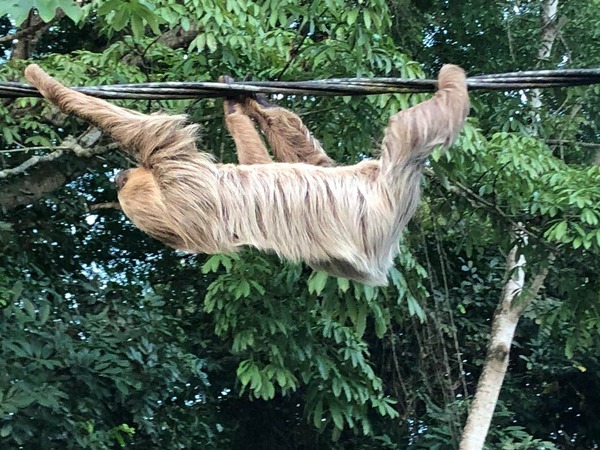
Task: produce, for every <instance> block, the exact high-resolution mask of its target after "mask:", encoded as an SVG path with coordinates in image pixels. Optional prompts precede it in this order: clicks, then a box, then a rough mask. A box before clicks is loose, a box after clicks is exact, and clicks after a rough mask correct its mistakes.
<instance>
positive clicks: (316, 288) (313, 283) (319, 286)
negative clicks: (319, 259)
mask: <svg viewBox="0 0 600 450" xmlns="http://www.w3.org/2000/svg"><path fill="white" fill-rule="evenodd" d="M328 278H329V276H328V275H327V272H323V271H322V270H319V271H316V272H313V273H312V274H311V276H310V278H309V279H308V292H310V293H311V294H312V293H316V294H317V295H321V292H323V289H324V288H325V285H326V284H327V279H328Z"/></svg>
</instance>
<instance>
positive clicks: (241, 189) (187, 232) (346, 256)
mask: <svg viewBox="0 0 600 450" xmlns="http://www.w3.org/2000/svg"><path fill="white" fill-rule="evenodd" d="M25 75H26V77H27V79H28V80H29V81H30V82H31V83H32V84H33V85H34V86H35V87H37V88H38V90H39V91H40V92H41V93H42V94H43V95H44V96H45V97H46V98H47V99H49V100H50V101H52V102H53V103H54V104H56V105H57V106H58V107H59V108H60V109H62V110H63V111H64V112H66V113H73V114H76V115H78V116H80V117H82V118H84V119H86V120H88V121H89V122H91V123H93V124H95V125H96V126H98V127H99V128H101V129H102V130H104V131H105V132H107V133H108V134H109V135H110V136H111V137H112V138H113V139H114V140H115V141H117V142H118V143H119V144H120V145H121V146H122V147H123V149H124V150H126V151H128V152H129V153H130V154H131V155H132V156H133V157H135V158H136V159H137V160H138V161H139V163H140V165H141V167H140V168H137V169H132V170H130V171H127V173H126V174H124V175H122V176H121V178H118V179H117V184H118V185H120V186H121V188H120V191H119V201H120V203H121V206H122V208H123V211H124V212H125V214H126V215H127V216H128V217H129V218H130V219H131V220H132V221H133V222H134V223H135V225H136V226H137V227H139V228H140V229H142V230H143V231H145V232H146V233H148V234H150V235H151V236H153V237H155V238H157V239H159V240H161V241H162V242H164V243H165V244H167V245H169V246H171V247H174V248H178V249H181V250H186V251H191V252H203V253H220V252H235V251H237V250H239V249H240V248H241V247H243V246H252V247H255V248H258V249H261V250H264V251H272V252H275V253H277V254H278V255H279V256H280V257H282V258H286V259H288V260H291V261H305V262H307V263H308V264H310V265H311V266H313V267H315V268H321V269H323V270H326V271H328V272H329V273H331V274H334V275H337V276H343V277H347V278H351V279H354V280H358V281H362V282H365V283H369V284H376V285H381V284H386V283H387V272H388V270H389V268H390V267H391V265H392V263H393V259H394V257H395V255H396V254H397V252H398V240H399V236H400V232H401V231H402V229H403V228H404V226H405V225H406V223H407V222H408V220H409V219H410V217H411V216H412V215H413V213H414V211H415V208H416V206H417V204H418V200H419V194H420V179H421V171H422V167H423V164H424V162H425V160H426V158H427V157H428V156H429V154H430V153H431V151H432V150H433V148H434V147H435V146H437V145H443V146H445V147H447V146H449V145H450V144H451V143H452V142H453V141H454V139H455V138H456V136H457V134H458V132H459V131H460V130H461V128H462V126H463V124H464V121H465V119H466V116H467V113H468V109H469V99H468V95H467V88H466V81H465V75H464V72H463V71H462V70H461V69H460V68H459V67H457V66H453V65H446V66H444V67H443V68H442V70H441V71H440V75H439V78H438V87H439V90H438V92H437V93H436V94H435V96H434V97H433V98H432V99H430V100H428V101H425V102H423V103H421V104H419V105H417V106H414V107H412V108H410V109H408V110H405V111H401V112H399V113H397V114H396V115H394V116H393V117H392V118H390V122H389V125H388V127H387V129H386V132H385V137H384V139H383V143H382V146H383V149H382V154H381V158H380V159H378V160H369V161H363V162H361V163H359V164H356V165H354V166H343V167H331V166H332V164H333V162H332V161H331V159H330V158H329V157H328V156H327V155H326V154H325V152H324V151H323V149H322V147H321V145H320V144H319V142H318V141H317V140H316V139H314V137H313V136H312V135H311V134H310V132H309V131H308V129H307V128H306V127H305V126H304V124H303V123H302V121H301V120H300V118H299V117H298V116H297V115H295V114H294V113H292V112H290V111H287V110H285V109H282V108H279V107H277V106H274V105H271V104H268V103H266V102H265V101H264V100H262V98H260V97H254V98H245V99H241V100H231V99H229V100H226V101H225V105H224V109H225V119H226V123H227V126H228V129H229V131H230V132H231V134H232V136H233V138H234V141H235V143H236V146H237V152H238V157H239V160H240V162H241V163H242V164H240V165H230V164H229V165H223V164H216V163H215V162H214V161H213V160H212V158H211V157H210V156H209V155H208V154H206V153H202V152H198V151H197V150H196V147H195V145H194V140H195V131H196V128H195V127H194V126H190V125H187V126H186V125H185V123H184V121H185V118H184V117H182V116H168V115H163V114H153V115H142V114H139V113H137V112H134V111H131V110H127V109H123V108H119V107H117V106H114V105H112V104H110V103H107V102H105V101H103V100H99V99H96V98H93V97H89V96H86V95H83V94H80V93H77V92H75V91H73V90H71V89H68V88H66V87H64V86H63V85H61V84H60V83H58V82H57V81H56V80H54V79H53V78H51V77H50V76H48V75H47V74H46V73H44V72H43V71H42V70H41V69H40V68H39V67H37V66H36V65H31V66H29V67H28V68H27V69H26V71H25ZM254 123H256V124H258V126H259V127H260V128H261V130H262V132H263V134H264V136H265V137H266V139H267V140H268V142H269V144H270V145H271V147H272V150H273V152H274V154H275V156H276V158H277V159H278V160H279V161H282V162H279V163H271V158H270V156H269V153H268V152H267V149H266V147H265V145H264V143H263V141H262V139H261V138H260V135H259V134H258V132H257V131H256V129H255V127H254Z"/></svg>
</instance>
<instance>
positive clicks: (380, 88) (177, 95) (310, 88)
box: [0, 69, 600, 100]
mask: <svg viewBox="0 0 600 450" xmlns="http://www.w3.org/2000/svg"><path fill="white" fill-rule="evenodd" d="M467 84H468V87H469V90H472V91H474V90H500V91H509V90H519V89H531V88H538V89H541V88H550V87H570V86H584V85H592V84H600V69H565V70H539V71H526V72H510V73H502V74H491V75H478V76H474V77H470V78H468V79H467ZM435 86H436V81H435V80H409V79H406V78H332V79H327V80H310V81H253V82H251V81H240V82H233V83H232V84H226V83H217V82H166V83H139V84H115V85H105V86H91V87H75V88H73V89H74V90H76V91H79V92H83V93H84V94H88V95H92V96H94V97H99V98H105V99H139V100H144V99H145V100H169V99H193V98H210V97H227V96H232V95H241V94H248V93H259V92H260V93H265V94H283V95H312V96H324V95H328V96H336V95H342V96H346V95H373V94H392V93H419V92H433V91H434V90H435ZM19 97H41V95H40V93H39V92H38V91H37V90H36V89H35V88H34V87H33V86H30V85H28V84H24V83H16V82H0V98H19Z"/></svg>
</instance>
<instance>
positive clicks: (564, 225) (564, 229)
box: [554, 221, 567, 240]
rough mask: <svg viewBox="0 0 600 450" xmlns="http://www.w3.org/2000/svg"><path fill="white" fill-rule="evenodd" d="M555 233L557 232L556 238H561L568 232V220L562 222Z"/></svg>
mask: <svg viewBox="0 0 600 450" xmlns="http://www.w3.org/2000/svg"><path fill="white" fill-rule="evenodd" d="M554 233H555V236H556V239H558V240H561V239H562V238H563V237H564V236H565V234H566V233H567V222H566V221H562V222H560V223H559V224H558V225H557V226H556V229H555V231H554Z"/></svg>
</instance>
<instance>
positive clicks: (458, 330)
mask: <svg viewBox="0 0 600 450" xmlns="http://www.w3.org/2000/svg"><path fill="white" fill-rule="evenodd" d="M80 3H81V2H74V1H72V0H30V1H27V2H23V1H14V2H10V1H9V2H4V4H3V5H0V16H1V15H2V14H6V15H5V16H4V17H2V18H0V32H2V33H7V34H10V33H15V32H17V31H18V30H21V29H22V30H29V33H25V34H23V35H22V36H20V39H19V42H17V43H13V44H11V42H10V40H3V39H0V51H3V55H4V56H3V57H1V59H0V61H1V65H0V79H2V80H5V81H18V80H22V73H23V69H24V68H25V67H26V65H27V64H28V63H29V62H30V61H32V60H35V61H36V62H38V63H39V64H41V65H42V66H43V67H44V68H46V69H47V70H48V71H49V72H50V73H52V74H53V75H56V76H57V77H58V78H59V79H61V80H64V81H65V82H66V83H67V84H70V85H97V84H108V83H122V82H142V81H182V80H197V81H212V80H216V79H217V78H218V76H220V75H222V74H229V75H231V76H233V77H235V78H244V77H246V76H251V77H252V78H254V79H260V80H267V79H282V80H302V79H318V78H331V77H346V76H348V77H350V76H365V77H375V76H398V77H406V78H417V77H421V78H422V77H425V76H434V75H435V72H436V71H437V70H438V69H439V67H440V66H441V64H443V63H444V62H454V63H457V64H460V65H462V66H463V67H465V69H467V70H468V71H469V72H470V73H472V74H478V73H492V72H501V71H514V70H520V69H535V68H556V67H599V66H600V55H599V54H598V52H596V51H595V50H596V49H597V47H598V34H597V30H598V29H599V23H600V9H599V8H597V5H596V2H588V1H583V0H573V1H570V2H568V3H565V4H564V5H561V9H560V14H559V17H560V20H559V21H560V22H561V26H562V28H561V31H560V33H561V34H560V36H561V39H560V41H559V42H558V43H557V44H556V47H555V49H554V51H553V54H552V57H551V58H550V59H548V60H545V61H538V60H537V58H536V55H537V54H538V47H539V45H540V43H539V41H538V40H536V39H535V38H534V37H535V36H537V33H538V32H539V17H540V7H541V2H540V1H527V2H525V1H523V2H521V1H501V2H493V3H490V2H487V1H483V0H468V1H464V2H428V1H410V0H388V1H384V0H374V1H370V2H366V1H362V0H358V1H343V0H326V1H322V2H301V1H297V0H262V1H251V0H236V1H233V0H231V1H230V0H227V1H218V0H190V1H188V2H185V6H184V5H183V2H179V1H177V0H128V1H126V2H124V1H121V0H92V1H90V2H83V3H84V6H82V7H81V6H80ZM57 7H60V8H61V9H57ZM32 8H35V9H33V10H32ZM44 22H51V23H52V26H49V27H44V26H43V25H44ZM19 27H20V28H19ZM0 56H1V54H0ZM599 93H600V88H599V87H598V86H594V87H582V88H572V89H560V90H546V91H543V92H542V94H541V96H542V105H543V106H542V107H541V108H533V107H532V105H531V102H530V101H529V100H528V99H529V96H530V95H531V93H529V92H514V91H513V92H503V93H487V94H477V95H473V109H472V113H471V118H470V119H469V122H468V124H467V126H466V128H465V131H464V133H463V134H462V135H461V138H460V139H459V141H458V142H457V144H456V145H455V146H454V147H453V148H452V149H451V151H450V152H448V153H447V154H445V155H441V154H435V155H434V157H433V158H432V159H431V164H430V167H429V169H430V170H428V172H427V176H426V177H425V180H424V201H423V204H422V206H421V208H420V209H419V212H418V214H417V216H416V218H415V219H414V220H413V221H412V222H411V224H410V225H409V227H408V229H407V232H406V233H405V235H404V237H403V241H402V243H401V246H402V251H401V254H400V256H399V258H398V261H397V265H396V269H394V270H393V271H392V273H391V276H390V280H391V282H390V286H389V287H386V288H381V289H375V288H371V287H366V286H362V285H360V284H356V283H351V282H348V281H346V280H344V279H335V278H332V277H327V276H326V275H325V274H323V273H320V272H317V273H313V272H312V271H311V270H310V269H309V268H307V267H305V266H299V265H290V264H287V263H283V262H281V261H279V260H278V259H277V258H275V257H273V256H270V255H264V254H261V253H260V252H257V251H253V250H248V251H246V252H244V253H242V254H240V255H236V256H231V255H215V256H210V257H208V256H205V255H196V256H190V255H184V254H181V253H178V252H175V251H172V250H169V249H167V248H165V247H164V246H162V245H161V244H159V243H157V242H156V241H153V240H152V239H150V238H149V237H147V236H145V235H143V234H142V233H141V232H139V231H137V230H136V229H134V228H133V226H132V225H131V224H130V223H129V222H128V221H127V220H126V219H125V218H124V217H123V216H122V214H121V213H120V212H119V211H116V210H112V209H98V208H96V207H95V206H94V205H97V204H102V203H105V202H111V201H114V199H115V196H116V195H115V189H114V186H113V184H112V182H111V177H113V176H114V174H115V173H116V171H117V170H119V169H120V168H122V167H127V166H128V165H130V162H129V161H128V160H127V159H126V158H125V157H124V156H123V155H122V154H119V153H118V152H115V151H104V152H100V151H99V152H98V153H97V154H96V155H95V156H93V157H87V158H85V157H80V156H78V155H76V154H73V153H72V152H70V151H68V150H65V149H64V148H62V147H63V144H64V142H67V141H68V140H69V139H82V136H86V130H87V126H86V125H85V124H83V123H82V122H81V121H78V120H76V119H73V118H68V117H64V116H57V115H56V113H55V112H54V111H53V109H52V108H51V107H50V106H49V105H48V104H47V103H46V102H44V101H41V100H38V99H18V100H11V101H8V100H3V101H1V102H0V117H2V122H1V124H0V131H1V133H0V214H1V215H0V248H1V249H2V251H1V252H0V306H1V307H2V309H1V310H0V315H1V319H0V336H1V337H2V339H1V342H0V446H1V447H2V448H3V449H4V448H6V449H9V448H28V449H29V448H43V449H49V448H98V449H102V448H117V447H119V446H125V447H128V448H144V447H146V448H198V447H202V448H215V449H226V448H269V449H277V448H281V449H302V448H327V449H329V448H361V449H369V448H377V449H379V448H390V449H418V448H454V447H456V446H457V443H458V440H459V437H460V431H461V428H462V426H463V424H464V419H465V416H466V412H467V407H468V398H469V397H470V396H471V395H472V394H473V392H474V389H475V386H476V383H477V378H478V376H479V373H480V371H481V365H482V363H483V358H484V355H485V350H486V343H487V336H488V333H489V323H490V322H489V321H490V318H491V316H492V315H493V312H494V309H495V307H496V304H497V302H498V298H499V296H500V293H501V290H502V287H503V284H504V279H505V275H506V274H505V263H504V257H505V255H506V254H507V252H508V251H509V249H510V248H511V246H512V244H513V238H514V234H512V233H511V230H514V229H515V226H517V225H518V226H519V227H520V228H521V229H522V230H523V232H522V234H521V235H522V236H526V243H525V242H524V243H522V246H523V251H524V253H525V254H526V256H527V261H528V263H529V265H530V267H531V270H532V271H533V270H534V269H535V268H537V267H542V266H547V265H549V264H551V268H550V273H549V275H548V277H547V279H546V282H545V289H544V290H543V294H542V296H541V298H540V299H538V300H537V301H536V302H534V303H533V304H532V305H531V307H530V308H529V309H528V310H527V312H526V314H525V317H524V318H523V320H522V321H521V323H520V326H519V329H518V331H517V336H516V342H515V348H514V350H513V353H512V354H511V361H512V362H511V365H510V369H509V370H510V373H509V376H508V378H507V380H506V383H505V385H504V387H503V391H502V394H501V398H500V403H499V405H498V408H497V410H496V415H495V417H494V422H493V426H492V429H491V431H490V436H489V438H488V445H489V448H503V449H504V448H505V449H532V448H539V449H542V448H543V449H553V448H565V449H566V448H573V449H579V448H595V446H598V445H600V429H599V428H598V426H597V422H598V421H597V419H598V416H599V415H600V409H599V408H598V404H600V402H599V401H598V400H599V399H598V392H600V391H599V390H598V385H600V377H599V376H598V375H597V374H598V373H599V369H600V367H599V366H600V361H599V358H600V350H599V348H598V346H597V345H594V343H595V342H596V341H597V339H598V332H599V330H600V314H599V311H598V305H599V304H600V303H599V301H600V279H599V277H598V273H599V271H600V258H599V257H598V256H599V253H600V227H599V220H600V166H598V165H595V164H594V160H595V158H596V154H595V152H596V151H597V150H598V147H597V146H594V145H590V143H594V142H597V141H598V139H599V138H600V134H599V130H598V126H600V120H599V119H598V117H600V116H599V114H598V113H599V112H600V108H599V106H598V105H599V102H598V94H599ZM423 98H424V96H419V95H413V96H404V95H386V96H384V95H382V96H372V97H363V98H357V97H354V98H333V97H331V98H330V97H320V98H297V97H290V98H284V99H280V100H279V101H280V102H281V103H282V104H284V105H286V106H288V107H292V108H293V109H294V110H296V111H297V112H299V113H300V114H301V115H302V118H303V119H304V120H305V122H306V123H307V124H308V126H309V127H310V128H311V129H312V130H313V132H314V134H315V135H316V136H317V137H319V139H320V140H321V142H322V143H323V145H324V147H325V148H326V149H327V150H328V152H329V153H330V155H331V156H332V157H334V158H335V159H336V160H337V161H339V162H340V163H352V162H355V161H358V160H360V159H361V158H365V157H369V156H372V155H375V154H376V153H377V142H378V141H379V139H380V138H381V136H382V132H383V128H384V127H385V124H386V121H387V118H388V117H389V116H390V114H392V113H394V112H396V111H398V110H399V109H402V108H406V107H408V106H410V105H411V104H414V103H416V102H418V101H420V100H422V99H423ZM121 104H124V105H127V106H129V107H132V108H136V109H138V110H141V111H146V112H149V111H155V110H158V109H163V110H168V111H171V112H185V113H187V114H189V115H190V117H191V119H192V120H193V121H195V122H198V123H200V124H201V125H202V133H201V136H200V137H199V146H200V147H201V148H202V149H206V150H207V151H210V152H213V153H214V154H215V156H216V157H217V158H219V159H220V160H222V161H227V162H230V161H235V155H234V151H233V144H232V141H231V139H230V138H229V137H228V136H227V135H226V132H225V128H224V124H223V120H222V116H221V109H222V104H221V101H220V100H218V99H210V100H208V99H205V100H197V101H152V102H133V101H129V102H121ZM104 144H105V142H103V141H98V142H95V143H94V145H96V146H97V147H98V148H101V147H102V146H104ZM48 155H54V156H53V157H48ZM35 156H40V157H42V159H41V160H40V161H39V162H38V164H35V165H32V166H31V168H28V169H27V170H23V171H19V170H13V169H15V168H17V169H18V168H19V167H21V166H20V165H21V164H23V163H24V162H27V161H29V160H30V159H31V158H32V157H35ZM324 214H326V212H324Z"/></svg>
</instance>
